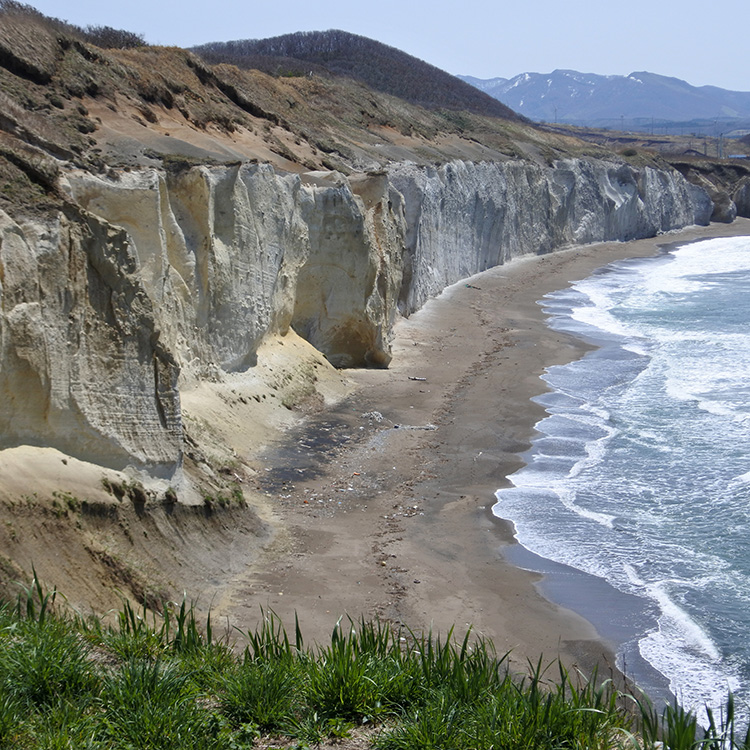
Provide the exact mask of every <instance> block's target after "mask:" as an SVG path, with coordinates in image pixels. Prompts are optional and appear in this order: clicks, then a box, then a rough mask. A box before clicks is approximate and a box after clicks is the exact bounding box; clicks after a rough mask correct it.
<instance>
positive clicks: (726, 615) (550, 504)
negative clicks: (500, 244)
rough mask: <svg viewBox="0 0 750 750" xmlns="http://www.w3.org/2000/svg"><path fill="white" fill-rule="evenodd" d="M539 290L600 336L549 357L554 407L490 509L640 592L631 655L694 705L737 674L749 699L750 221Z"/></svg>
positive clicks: (563, 558)
mask: <svg viewBox="0 0 750 750" xmlns="http://www.w3.org/2000/svg"><path fill="white" fill-rule="evenodd" d="M542 304H543V305H544V308H545V310H546V312H547V313H548V315H549V316H550V318H549V322H550V325H551V326H552V327H553V328H555V329H559V330H564V331H567V332H570V333H573V334H575V335H577V336H579V337H581V338H584V339H586V340H588V341H590V342H593V343H595V344H597V345H598V347H599V348H597V349H595V350H594V351H591V352H589V353H588V354H586V355H585V356H584V357H583V358H582V359H580V360H578V361H577V362H573V363H571V364H568V365H563V366H559V367H552V368H549V370H548V371H547V372H546V373H545V375H544V380H545V381H546V382H547V384H548V386H549V392H547V393H545V394H543V395H542V396H540V397H539V398H538V399H535V400H537V401H538V402H539V403H541V404H542V405H543V406H544V407H545V408H546V411H547V416H546V418H545V419H543V420H542V421H541V422H540V423H539V424H538V425H537V430H538V433H539V434H538V437H537V438H536V439H535V440H534V444H533V448H532V450H531V451H530V452H529V454H528V455H527V456H526V459H527V462H528V463H527V466H526V467H525V468H523V469H521V470H520V471H518V472H517V473H516V474H514V475H512V476H511V477H510V479H511V481H512V482H513V485H514V486H513V487H511V488H508V489H503V490H500V491H498V493H497V504H496V505H495V506H494V508H493V511H494V513H495V515H497V516H499V517H501V518H505V519H508V520H511V521H512V522H513V523H514V524H515V527H516V533H517V538H518V540H519V542H520V543H521V544H522V545H523V546H524V547H526V548H527V549H528V550H530V551H532V552H534V553H536V554H537V555H540V556H542V557H544V558H547V559H550V560H554V561H556V562H558V563H563V564H565V565H568V566H571V567H573V568H576V569H578V570H581V571H584V572H586V573H589V574H592V575H594V576H597V577H599V578H601V579H604V580H605V581H607V582H608V583H609V584H611V585H612V586H613V587H614V588H615V589H616V590H618V591H619V592H623V593H626V594H630V595H635V596H636V597H638V600H639V601H640V602H642V604H643V611H644V612H645V613H650V615H649V616H648V617H643V618H640V619H638V620H637V622H638V625H637V626H636V629H635V630H634V632H632V634H630V637H629V638H626V639H624V640H623V642H622V643H621V644H620V659H621V661H622V660H625V659H628V661H629V663H635V662H636V661H637V659H635V658H632V656H631V658H628V654H631V655H633V654H636V653H637V656H638V659H642V660H644V663H647V664H649V665H651V666H652V667H654V668H655V669H656V670H658V672H660V673H661V674H662V675H664V676H665V677H666V679H667V680H668V683H669V687H670V689H671V691H672V692H673V693H674V694H675V695H677V696H678V697H679V698H680V700H681V701H682V702H683V704H685V705H687V706H688V707H693V708H696V709H699V708H700V707H701V706H703V705H704V704H708V705H710V706H719V705H721V704H722V702H723V701H724V700H725V698H726V693H727V690H728V689H732V690H733V691H735V692H736V694H737V696H738V698H739V699H740V701H741V702H744V703H745V704H747V703H748V702H750V237H738V238H728V239H712V240H705V241H701V242H697V243H692V244H689V245H685V246H682V247H680V248H677V249H674V250H672V251H670V252H669V253H665V254H663V255H661V256H659V257H656V258H649V259H639V260H631V261H624V262H619V263H615V264H612V265H611V266H608V267H607V268H606V269H603V270H602V271H601V272H599V273H597V274H595V275H594V276H592V277H590V278H588V279H586V280H583V281H580V282H577V283H576V284H574V285H573V286H572V288H570V289H567V290H564V291H560V292H556V293H554V294H551V295H549V296H547V297H546V298H545V299H544V300H543V301H542ZM602 606H606V604H604V603H603V605H602ZM621 666H622V665H621ZM635 677H636V679H637V678H638V674H637V671H636V673H635ZM745 710H746V712H747V709H745ZM747 713H750V712H747Z"/></svg>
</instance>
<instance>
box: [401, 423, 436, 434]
mask: <svg viewBox="0 0 750 750" xmlns="http://www.w3.org/2000/svg"><path fill="white" fill-rule="evenodd" d="M393 429H394V430H398V429H401V430H427V431H428V432H431V431H432V430H437V425H434V424H432V423H431V422H428V423H427V424H394V425H393Z"/></svg>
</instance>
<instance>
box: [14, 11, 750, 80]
mask: <svg viewBox="0 0 750 750" xmlns="http://www.w3.org/2000/svg"><path fill="white" fill-rule="evenodd" d="M29 4H31V5H33V6H34V7H36V8H38V9H39V10H40V11H42V12H43V13H46V14H47V15H51V16H56V17H57V18H62V19H64V20H67V21H70V22H71V23H75V24H78V25H82V26H85V25H88V24H92V25H105V26H114V27H115V28H122V29H127V30H129V31H134V32H138V33H140V34H143V36H144V37H145V38H146V40H147V41H148V42H150V43H152V44H174V45H178V46H181V47H189V46H192V45H195V44H201V43H203V42H211V41H229V40H233V39H262V38H264V37H269V36H277V35H279V34H287V33H290V32H293V31H324V30H326V29H344V30H345V31H350V32H353V33H355V34H362V35H364V36H368V37H371V38H373V39H377V40H378V41H381V42H384V43H385V44H390V45H391V46H393V47H398V48H399V49H401V50H403V51H404V52H408V53H409V54H411V55H414V56H416V57H419V58H421V59H422V60H425V61H427V62H429V63H432V64H433V65H436V66H437V67H439V68H442V69H443V70H447V71H448V72H449V73H454V74H466V75H473V76H477V77H478V78H494V77H496V76H502V77H504V78H510V77H512V76H514V75H517V74H518V73H524V72H527V71H529V72H537V73H548V72H550V71H552V70H554V69H555V68H569V69H573V70H579V71H582V72H585V73H600V74H605V75H606V74H619V75H627V74H629V73H632V72H634V71H640V70H648V71H650V72H652V73H659V74H661V75H668V76H675V77H677V78H682V79H683V80H686V81H688V83H691V84H693V85H694V86H703V85H706V84H711V85H714V86H720V87H722V88H727V89H734V90H737V91H750V66H749V65H748V64H747V58H746V57H745V55H746V54H747V46H746V44H745V43H744V42H742V39H743V38H745V36H744V35H745V34H746V33H747V29H748V26H750V3H748V0H723V1H722V2H721V3H705V2H698V0H685V1H683V2H678V1H677V0H630V1H629V2H619V3H608V2H601V3H594V2H591V0H537V1H536V2H529V3H524V2H518V0H515V2H513V3H510V2H507V0H494V2H493V0H485V2H478V1H477V0H463V1H462V2H445V0H376V1H375V2H362V0H345V1H344V0H320V1H319V2H311V1H309V0H308V1H307V2H303V1H301V0H281V1H278V0H277V2H269V0H264V1H263V2H253V1H252V0H244V1H242V2H240V0H200V1H199V0H181V1H180V2H172V1H170V0H122V1H121V2H104V0H36V1H34V0H31V2H30V3H29Z"/></svg>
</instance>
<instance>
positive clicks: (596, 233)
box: [0, 160, 711, 476]
mask: <svg viewBox="0 0 750 750" xmlns="http://www.w3.org/2000/svg"><path fill="white" fill-rule="evenodd" d="M64 189H65V190H66V192H67V194H68V196H69V198H70V201H71V205H70V208H69V210H68V211H67V212H66V213H61V214H60V215H59V216H58V217H57V218H56V219H55V220H54V221H51V222H49V223H48V224H47V225H45V226H41V225H38V224H33V223H27V224H24V225H19V224H16V223H14V222H13V221H12V220H11V219H10V218H8V217H7V216H5V215H3V216H2V217H1V219H2V220H1V222H0V284H1V285H2V286H1V287H0V305H1V306H0V345H1V346H2V351H1V352H0V356H1V357H2V359H0V393H2V400H0V434H2V436H3V445H6V446H9V445H14V444H19V443H30V444H37V445H52V446H54V447H58V448H60V449H61V450H64V451H67V452H68V453H70V454H71V455H75V456H79V457H84V458H86V459H88V460H92V461H94V462H97V463H102V464H104V465H109V466H115V467H117V468H120V467H123V466H127V465H128V464H133V465H136V466H138V467H141V468H147V469H148V470H149V471H151V472H153V473H161V474H163V475H165V476H172V475H174V473H175V472H178V471H179V467H180V464H181V457H182V444H183V435H182V423H181V417H180V398H179V389H180V388H185V387H189V386H191V385H195V384H196V383H198V382H201V381H206V380H221V379H222V378H224V377H226V376H228V374H230V373H234V374H236V373H241V372H243V371H246V370H248V368H251V367H253V366H254V365H255V362H256V353H257V351H258V347H259V346H260V344H261V343H262V342H263V341H264V339H267V338H268V337H271V336H274V335H280V336H283V335H284V334H285V333H286V332H287V331H288V330H289V328H290V327H293V328H294V329H295V331H296V332H297V333H299V334H300V335H302V336H303V337H304V338H306V339H307V340H308V341H309V342H311V343H312V344H313V345H314V346H315V347H316V348H318V349H319V350H320V351H322V352H323V353H324V354H325V355H326V357H327V358H328V359H329V360H330V361H331V362H332V363H334V364H335V365H336V366H364V365H375V366H384V365H387V364H388V362H389V360H390V347H389V342H388V340H389V335H390V331H391V328H392V325H393V323H394V321H395V318H396V316H397V315H398V314H399V308H400V312H401V313H402V314H409V313H410V312H411V311H413V310H416V309H417V308H419V307H420V306H421V305H422V304H424V302H425V300H426V299H427V298H428V297H430V296H432V295H434V294H437V293H439V292H440V291H441V290H442V289H443V288H444V287H445V286H447V285H449V284H451V283H454V282H456V281H458V280H460V279H462V278H465V277H467V276H469V275H472V274H474V273H477V272H479V271H481V270H484V269H486V268H489V267H491V266H494V265H498V264H501V263H504V262H506V261H508V260H509V259H511V258H515V257H518V256H520V255H524V254H529V253H546V252H550V251H552V250H554V249H556V248H560V247H563V246H569V245H571V244H574V243H591V242H597V241H604V240H628V239H633V238H638V237H645V236H650V235H654V234H657V233H659V232H663V231H667V230H670V229H674V228H678V227H682V226H686V225H690V224H696V223H698V224H704V223H707V222H708V219H709V216H710V214H711V204H710V200H709V199H708V196H707V195H706V193H705V192H704V191H702V190H700V189H699V188H696V187H693V186H691V185H690V184H689V183H687V182H686V181H685V180H684V179H683V178H682V177H681V176H680V175H678V174H677V173H672V172H661V171H657V170H654V169H643V170H640V171H636V170H635V169H633V168H631V167H629V166H627V165H622V164H612V163H605V162H592V161H583V160H569V161H563V162H560V163H558V164H557V165H555V167H553V168H545V167H542V166H538V165H534V164H530V163H526V162H506V163H480V164H473V163H464V162H453V163H450V164H446V165H444V166H442V167H439V168H419V167H416V166H414V165H412V164H400V165H396V166H393V167H391V168H389V169H388V170H386V171H382V172H378V173H372V174H363V175H357V176H354V177H349V178H344V177H343V176H341V175H339V174H337V173H310V174H308V175H304V176H303V177H300V176H297V175H289V174H279V173H277V172H276V171H275V170H274V169H273V168H272V167H271V166H269V165H257V164H245V165H234V166H222V167H195V168H192V169H189V170H186V171H182V172H180V173H178V174H169V173H164V172H161V171H157V170H141V171H132V172H121V173H118V174H116V175H114V176H112V177H101V176H95V175H92V174H90V173H88V172H75V171H73V172H69V173H68V174H67V175H66V176H65V178H64Z"/></svg>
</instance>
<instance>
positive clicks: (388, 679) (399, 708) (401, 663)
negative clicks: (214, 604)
mask: <svg viewBox="0 0 750 750" xmlns="http://www.w3.org/2000/svg"><path fill="white" fill-rule="evenodd" d="M244 642H245V643H246V645H245V647H244V650H241V651H240V650H238V647H237V646H236V644H235V645H234V647H233V646H232V644H230V643H229V642H228V640H227V637H223V638H217V637H216V636H215V634H214V632H213V628H212V626H211V622H210V618H209V619H208V620H207V621H206V622H205V623H202V624H201V623H199V622H198V619H197V615H196V612H195V609H194V607H193V606H191V605H190V604H189V603H188V602H187V601H186V600H183V601H182V602H181V603H175V604H168V605H165V607H164V611H163V612H162V613H161V614H153V613H148V612H146V611H145V610H144V611H142V612H140V613H139V612H138V611H137V610H136V609H135V608H133V607H132V605H130V604H129V603H127V602H126V603H124V604H123V607H122V609H121V611H120V612H119V614H118V615H117V617H116V619H115V621H114V622H112V623H111V624H106V623H105V622H104V621H103V620H100V619H96V618H89V619H84V618H81V617H80V616H77V615H75V614H74V613H71V612H69V611H67V610H66V608H65V606H64V604H61V602H60V601H59V597H58V596H57V593H56V592H55V591H52V592H48V591H45V590H44V589H43V587H42V586H41V584H40V583H39V582H38V580H37V579H36V578H34V581H33V583H32V585H31V586H30V587H29V588H27V589H23V590H22V591H21V594H20V595H19V596H18V598H17V600H16V602H15V603H6V604H4V605H1V606H0V749H2V748H24V749H27V748H28V749H29V750H36V748H40V749H41V748H44V749H45V750H46V749H48V748H51V749H53V750H54V749H56V748H71V749H72V748H88V749H90V750H114V749H115V748H124V749H127V750H129V749H131V748H133V749H138V750H172V749H174V750H178V749H179V750H204V749H205V750H209V748H210V749H211V750H242V749H243V748H251V747H259V746H267V745H268V744H269V743H270V744H274V745H276V746H283V747H290V748H291V747H297V748H304V747H312V746H315V745H317V744H320V743H322V742H324V741H326V742H335V743H340V747H342V748H346V747H347V741H348V738H349V737H350V736H351V735H352V734H353V733H355V732H359V730H357V727H359V726H363V725H367V726H370V727H372V728H373V731H371V732H370V733H369V734H368V735H367V736H368V737H369V738H370V739H369V742H370V746H371V747H373V748H374V750H429V749H430V748H434V749H435V750H480V749H486V750H498V749H501V748H528V749H529V750H532V749H537V748H538V749H540V750H542V749H547V748H549V749H550V750H552V749H553V748H581V750H583V749H584V748H586V749H590V750H596V749H597V748H602V749H603V748H644V750H645V749H646V748H661V749H662V750H688V749H691V750H692V749H695V750H698V748H706V749H707V750H733V749H734V748H748V749H750V740H749V738H748V736H747V733H746V730H742V729H741V728H740V726H739V722H738V721H737V718H736V707H735V703H734V699H733V697H732V696H731V695H730V696H729V698H728V700H727V704H726V706H725V708H724V710H723V711H721V713H720V715H714V714H713V713H712V712H710V711H709V712H708V724H709V726H708V728H707V729H703V728H702V727H700V726H699V725H698V722H697V720H696V717H695V715H693V714H692V713H690V712H688V711H685V710H684V709H683V708H681V707H680V706H679V705H671V706H667V707H666V708H665V709H664V710H663V711H657V710H656V709H655V708H654V707H653V706H652V705H651V704H650V703H649V701H648V700H647V699H645V698H635V697H633V696H632V695H627V696H625V695H622V694H620V693H619V692H618V691H617V690H616V689H615V687H614V686H613V684H612V682H611V681H610V680H600V679H599V678H598V677H597V676H596V675H594V676H593V677H592V678H591V679H585V678H584V677H583V676H582V675H580V674H579V673H577V672H575V673H570V672H568V671H567V670H566V669H565V668H564V667H563V666H562V665H561V664H560V663H557V662H554V663H552V664H550V665H545V664H544V663H543V662H542V661H541V660H540V661H539V662H538V663H536V664H529V665H528V669H527V670H526V671H525V674H524V675H518V674H513V673H512V672H511V670H510V668H509V662H508V658H507V654H506V655H501V656H498V655H497V654H496V653H495V650H494V648H493V646H492V644H491V643H490V642H489V641H487V640H485V639H482V638H474V637H472V635H471V633H469V634H467V635H466V636H465V637H464V638H463V639H462V640H457V639H455V638H454V637H453V634H452V633H448V634H447V635H446V636H445V637H443V638H440V637H433V635H432V634H430V633H428V634H415V633H413V632H410V631H408V630H407V631H403V630H400V629H394V628H392V627H391V626H390V625H388V624H386V623H381V622H369V621H366V620H359V621H353V620H350V619H349V620H346V621H339V622H338V623H336V625H335V627H334V629H333V632H332V635H331V639H330V643H328V644H324V645H320V646H316V647H314V648H310V647H306V646H305V644H304V641H303V638H302V632H301V629H300V626H299V623H298V622H295V628H294V635H293V637H292V638H290V637H289V634H288V633H287V631H286V630H285V628H284V626H283V624H282V623H281V622H280V621H279V620H278V618H277V617H276V616H275V615H274V614H273V613H272V612H269V613H266V612H263V611H261V619H260V624H259V625H258V627H257V628H256V629H255V630H254V631H251V632H249V633H246V634H244ZM269 735H270V736H271V737H273V738H274V739H272V740H268V741H267V742H265V744H264V739H263V738H265V739H267V738H268V736H269ZM356 742H358V743H359V744H358V745H357V746H358V747H362V744H361V743H362V738H361V736H360V737H359V738H358V739H356Z"/></svg>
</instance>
